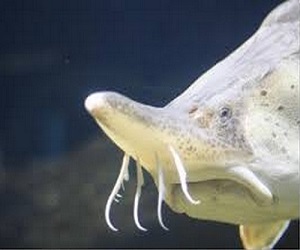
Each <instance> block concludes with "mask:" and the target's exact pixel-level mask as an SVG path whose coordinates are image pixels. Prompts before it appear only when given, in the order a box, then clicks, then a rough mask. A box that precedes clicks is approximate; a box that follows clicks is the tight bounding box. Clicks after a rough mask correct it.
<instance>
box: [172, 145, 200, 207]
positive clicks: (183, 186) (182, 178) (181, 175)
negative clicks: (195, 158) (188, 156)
mask: <svg viewBox="0 0 300 250" xmlns="http://www.w3.org/2000/svg"><path fill="white" fill-rule="evenodd" d="M169 149H170V152H171V154H172V156H173V159H174V163H175V166H176V169H177V172H178V176H179V180H180V185H181V189H182V192H183V193H184V195H185V197H186V198H187V199H188V201H189V202H191V203H192V204H195V205H196V204H199V203H200V201H199V200H194V199H193V198H192V196H191V195H190V194H189V191H188V186H187V184H186V171H185V169H184V166H183V164H182V161H181V159H180V157H179V155H178V154H177V152H176V151H175V149H174V148H173V147H172V146H171V145H169Z"/></svg>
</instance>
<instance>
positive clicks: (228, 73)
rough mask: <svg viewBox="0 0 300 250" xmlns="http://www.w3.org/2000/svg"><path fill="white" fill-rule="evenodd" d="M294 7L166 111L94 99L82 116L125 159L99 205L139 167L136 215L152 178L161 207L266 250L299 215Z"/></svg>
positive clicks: (102, 95)
mask: <svg viewBox="0 0 300 250" xmlns="http://www.w3.org/2000/svg"><path fill="white" fill-rule="evenodd" d="M299 12H300V2H299V0H290V1H287V2H285V3H283V4H281V5H280V6H279V7H277V8H276V9H275V10H274V11H272V12H271V13H270V14H269V15H268V16H267V18H266V19H265V20H264V22H263V23H262V25H261V27H260V28H259V29H258V30H257V32H256V33H255V34H254V35H253V36H252V37H251V38H249V39H248V40H247V41H246V42H245V43H244V44H243V45H242V46H241V47H239V48H238V49H237V50H236V51H234V52H233V53H232V54H231V55H229V56H228V57H227V58H225V59H224V60H223V61H221V62H219V63H218V64H216V65H215V66H214V67H213V68H212V69H210V70H209V71H208V72H206V73H205V74H204V75H202V76H201V77H200V78H199V79H198V80H196V82H195V83H193V84H192V85H191V86H190V87H189V88H188V89H187V90H186V91H184V92H183V93H182V94H181V95H180V96H178V97H177V98H175V99H174V100H173V101H171V102H170V103H169V104H168V105H166V106H165V107H162V108H159V107H152V106H150V105H145V104H141V103H138V102H136V101H133V100H131V99H130V98H127V97H125V96H123V95H121V94H118V93H113V92H97V93H94V94H92V95H90V96H89V97H88V98H87V99H86V101H85V106H86V109H87V110H88V111H89V112H90V114H91V115H92V116H93V117H94V119H95V120H96V122H97V123H98V125H99V126H100V127H101V128H102V129H103V131H104V132H105V133H106V134H107V135H108V136H109V137H110V138H111V139H112V140H113V141H114V143H116V144H117V145H118V146H119V147H120V148H121V149H122V150H123V151H124V152H125V155H124V160H123V164H122V167H121V172H120V175H119V178H118V180H117V183H116V185H115V187H114V190H113V192H112V194H111V196H110V197H109V200H108V203H107V207H106V219H107V222H108V224H109V226H110V227H111V228H112V229H113V230H116V228H115V227H114V226H113V224H112V223H111V221H110V218H109V210H110V206H111V203H112V202H113V199H114V198H115V196H116V195H117V193H118V190H119V189H120V186H121V184H122V182H123V181H124V180H127V179H128V170H127V167H128V162H129V158H130V157H132V158H133V159H134V160H135V161H136V162H137V169H138V171H139V172H138V173H139V174H138V181H137V182H138V184H137V192H136V197H135V206H134V209H135V210H134V216H135V222H136V224H137V226H138V227H139V228H140V229H141V230H146V229H145V228H144V227H143V226H142V225H141V224H140V223H139V220H138V216H137V214H138V200H139V196H140V194H141V187H142V185H143V178H142V172H141V169H142V168H143V169H145V170H146V171H147V172H149V173H150V174H151V176H152V177H153V180H154V182H155V184H156V186H157V187H158V190H159V197H158V211H157V213H158V217H159V222H160V224H161V225H162V227H163V228H165V229H167V227H166V226H165V225H164V223H163V220H162V215H161V203H162V201H165V202H166V203H167V204H168V205H169V206H170V208H171V209H173V210H174V211H176V212H179V213H186V214H187V215H189V216H191V217H194V218H198V219H208V220H214V221H220V222H225V223H232V224H237V225H240V236H241V239H242V241H243V244H244V246H245V248H248V249H257V248H271V247H273V246H274V244H275V243H276V242H277V241H278V239H279V238H280V237H281V235H282V234H283V232H284V231H285V229H286V228H287V226H288V223H289V221H290V220H291V219H296V218H299V184H300V180H299V123H300V117H299V80H300V79H299V20H300V16H299Z"/></svg>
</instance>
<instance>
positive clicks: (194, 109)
mask: <svg viewBox="0 0 300 250" xmlns="http://www.w3.org/2000/svg"><path fill="white" fill-rule="evenodd" d="M197 110H198V107H197V106H193V107H192V108H191V109H190V110H189V114H193V113H195V112H196V111H197Z"/></svg>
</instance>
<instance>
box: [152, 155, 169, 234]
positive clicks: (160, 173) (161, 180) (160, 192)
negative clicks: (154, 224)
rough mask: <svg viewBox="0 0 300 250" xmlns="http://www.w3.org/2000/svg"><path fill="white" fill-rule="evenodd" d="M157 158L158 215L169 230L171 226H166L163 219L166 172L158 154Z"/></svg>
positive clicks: (161, 222) (165, 228) (163, 225)
mask: <svg viewBox="0 0 300 250" xmlns="http://www.w3.org/2000/svg"><path fill="white" fill-rule="evenodd" d="M155 160H156V166H157V172H158V201H157V217H158V221H159V224H160V226H161V227H162V228H163V229H164V230H166V231H169V228H168V227H166V226H165V224H164V222H163V219H162V202H163V201H164V199H165V188H166V187H165V183H164V173H163V170H162V167H161V166H160V163H159V160H158V157H157V154H155Z"/></svg>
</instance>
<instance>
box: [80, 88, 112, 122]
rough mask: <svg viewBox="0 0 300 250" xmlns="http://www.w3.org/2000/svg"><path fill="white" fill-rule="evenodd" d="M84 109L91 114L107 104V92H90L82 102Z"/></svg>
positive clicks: (94, 113)
mask: <svg viewBox="0 0 300 250" xmlns="http://www.w3.org/2000/svg"><path fill="white" fill-rule="evenodd" d="M84 106H85V109H86V110H87V111H88V112H89V113H90V114H91V115H93V116H95V115H96V113H98V112H99V111H101V110H103V109H105V108H106V107H107V106H108V101H107V92H96V93H93V94H90V95H89V96H88V97H87V98H86V99H85V102H84Z"/></svg>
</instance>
